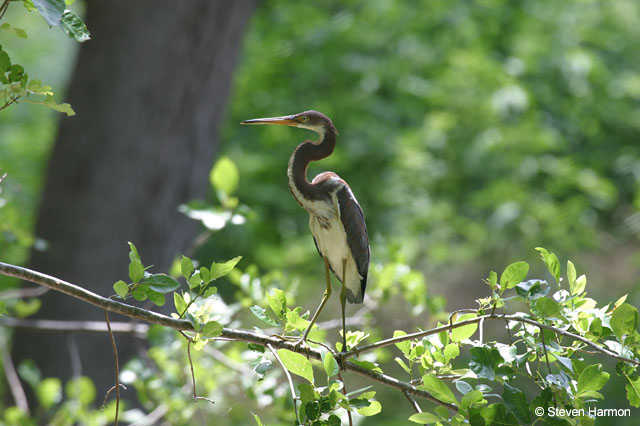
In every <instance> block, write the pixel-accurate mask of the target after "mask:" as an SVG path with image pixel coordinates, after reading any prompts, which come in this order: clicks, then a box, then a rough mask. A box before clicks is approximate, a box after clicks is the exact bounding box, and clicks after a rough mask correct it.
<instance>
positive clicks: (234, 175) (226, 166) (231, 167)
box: [209, 157, 238, 196]
mask: <svg viewBox="0 0 640 426" xmlns="http://www.w3.org/2000/svg"><path fill="white" fill-rule="evenodd" d="M209 181H210V182H211V186H213V187H214V188H215V189H217V190H219V191H222V192H223V193H224V194H225V195H227V196H229V195H231V194H233V193H234V192H235V190H236V189H237V187H238V168H237V167H236V165H235V163H234V162H233V161H231V159H229V157H220V159H218V161H216V164H215V165H214V166H213V168H212V169H211V172H210V173H209Z"/></svg>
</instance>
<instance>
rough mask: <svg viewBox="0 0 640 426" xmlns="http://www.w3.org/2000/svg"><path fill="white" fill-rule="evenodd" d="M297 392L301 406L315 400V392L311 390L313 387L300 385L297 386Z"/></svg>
mask: <svg viewBox="0 0 640 426" xmlns="http://www.w3.org/2000/svg"><path fill="white" fill-rule="evenodd" d="M298 390H299V391H300V402H301V403H302V404H305V403H307V402H309V401H315V400H316V392H315V391H314V390H313V386H311V385H310V384H308V383H300V384H299V385H298Z"/></svg>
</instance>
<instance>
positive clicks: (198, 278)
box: [189, 271, 202, 288]
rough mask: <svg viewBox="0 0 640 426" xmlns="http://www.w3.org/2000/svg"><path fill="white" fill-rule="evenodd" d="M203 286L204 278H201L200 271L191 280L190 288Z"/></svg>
mask: <svg viewBox="0 0 640 426" xmlns="http://www.w3.org/2000/svg"><path fill="white" fill-rule="evenodd" d="M201 284H202V277H201V276H200V271H196V272H195V273H194V274H193V275H191V278H189V288H196V287H198V286H199V285H201Z"/></svg>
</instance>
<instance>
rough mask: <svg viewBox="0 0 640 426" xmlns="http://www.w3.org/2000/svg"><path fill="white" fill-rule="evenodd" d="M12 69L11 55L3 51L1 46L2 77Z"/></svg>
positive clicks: (0, 70)
mask: <svg viewBox="0 0 640 426" xmlns="http://www.w3.org/2000/svg"><path fill="white" fill-rule="evenodd" d="M10 68H11V59H10V58H9V55H8V54H7V52H5V51H4V50H2V46H1V45H0V76H1V75H3V74H4V73H5V72H7V71H8V70H9V69H10ZM7 83H8V81H7ZM5 84H6V83H5Z"/></svg>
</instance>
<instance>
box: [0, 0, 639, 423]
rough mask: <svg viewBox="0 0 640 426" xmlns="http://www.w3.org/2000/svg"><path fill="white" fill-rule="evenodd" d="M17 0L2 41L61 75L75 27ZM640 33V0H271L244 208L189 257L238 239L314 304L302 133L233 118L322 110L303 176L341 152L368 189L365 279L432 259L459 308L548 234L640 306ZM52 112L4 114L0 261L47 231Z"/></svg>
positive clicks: (611, 291) (238, 111)
mask: <svg viewBox="0 0 640 426" xmlns="http://www.w3.org/2000/svg"><path fill="white" fill-rule="evenodd" d="M15 12H19V13H15V16H14V15H11V13H12V11H11V10H10V11H9V14H8V15H7V17H6V18H5V19H7V20H11V22H12V24H13V25H14V26H17V27H22V28H25V29H26V30H27V32H28V33H29V39H28V40H21V39H15V38H12V37H9V36H6V35H2V34H0V37H2V39H1V41H2V44H3V46H4V47H5V50H7V51H8V52H9V53H10V54H11V55H12V58H13V59H15V60H16V62H19V63H21V64H23V65H25V67H26V68H27V69H28V71H30V72H31V73H36V74H37V75H38V77H40V78H41V79H42V80H43V82H46V83H48V84H52V85H53V86H54V87H55V88H56V89H57V91H58V92H60V93H62V91H63V90H62V89H63V88H64V86H65V84H66V80H67V79H68V78H69V76H70V74H71V72H72V69H73V53H74V50H75V49H76V48H77V46H75V45H74V43H73V42H72V41H70V40H68V39H66V36H65V35H64V34H63V33H61V32H59V31H53V30H49V29H47V28H46V26H45V25H42V22H41V18H40V17H39V16H36V15H34V14H28V13H23V12H22V11H15ZM639 40H640V3H638V2H637V1H636V0H611V1H607V2H602V1H596V0H572V1H563V2H558V1H552V0H523V1H517V2H513V1H512V2H508V1H498V0H479V1H474V2H471V1H466V0H455V1H451V0H449V1H444V0H431V1H415V2H398V1H390V0H377V1H371V2H365V1H355V0H353V1H337V0H329V1H325V2H321V3H320V2H318V3H316V2H288V1H284V0H279V1H264V2H263V3H262V4H261V6H260V7H259V9H258V10H257V12H256V14H255V16H254V18H253V20H252V22H251V25H250V27H249V30H248V32H247V34H246V36H245V42H244V52H243V53H242V55H241V62H240V64H239V65H238V67H237V69H236V72H235V76H234V81H235V83H234V88H233V92H232V98H231V101H230V104H229V107H228V112H227V118H226V120H225V125H224V128H223V130H222V138H221V140H222V141H223V147H222V151H221V153H220V154H221V155H227V156H229V157H230V158H231V159H232V160H233V161H234V163H235V164H236V165H237V166H238V168H239V171H240V186H239V189H238V193H237V194H236V195H237V197H238V198H239V200H240V202H241V203H242V204H245V205H246V206H248V207H249V209H250V210H251V214H249V215H248V218H249V220H248V222H247V223H246V224H245V225H243V226H228V227H226V228H224V229H222V230H221V231H219V232H217V233H216V234H214V237H213V238H211V239H210V240H209V241H207V242H206V243H205V244H204V245H202V246H201V247H200V249H199V250H198V256H199V257H201V258H203V259H211V258H213V259H226V258H229V257H231V256H235V255H236V254H242V255H243V256H244V260H243V264H245V265H247V264H255V265H256V267H257V268H258V270H260V271H261V272H262V273H265V272H268V271H271V270H282V271H284V272H285V273H286V274H287V275H288V276H290V277H297V278H298V279H299V281H298V282H301V283H302V284H300V286H301V287H306V288H304V289H303V291H302V293H301V297H300V298H301V299H302V300H301V301H298V302H299V303H302V305H303V306H307V305H308V306H307V308H308V309H313V308H314V307H315V305H314V303H316V300H318V299H319V297H320V295H321V291H322V288H323V284H322V273H323V270H322V262H321V261H320V259H319V258H318V257H317V254H316V251H315V248H314V245H313V243H312V240H311V237H310V234H309V230H308V216H307V214H306V213H305V212H304V211H303V210H302V209H300V207H299V206H298V205H297V203H296V202H295V201H294V200H293V198H292V197H291V195H290V193H289V190H288V188H287V181H286V167H287V161H288V158H289V155H290V154H291V152H292V150H293V149H294V147H295V146H296V144H297V143H299V142H300V141H302V140H303V139H304V138H305V137H310V136H311V135H310V134H305V132H304V131H302V130H294V129H290V128H280V127H278V126H275V128H266V127H265V128H255V127H243V126H239V125H238V123H239V122H240V121H242V120H245V119H249V118H256V117H264V116H273V115H283V114H291V113H297V112H300V111H303V110H307V109H316V110H319V111H322V112H323V113H325V114H327V115H328V116H330V117H331V118H332V119H333V122H334V124H335V125H336V127H337V129H338V131H339V132H340V136H339V138H338V144H337V148H336V151H335V153H334V154H333V155H332V156H331V157H330V158H328V159H326V160H323V161H322V162H321V163H319V164H314V165H312V166H311V167H310V178H311V177H313V176H314V175H315V174H316V173H319V172H321V171H324V170H332V171H335V172H336V173H338V174H339V175H340V176H341V177H342V178H344V179H345V180H346V181H347V182H349V184H350V186H351V188H352V189H353V191H354V193H355V195H356V196H357V198H358V200H359V202H360V204H361V205H362V208H363V210H364V212H365V217H366V220H367V225H368V228H369V234H370V238H371V249H372V262H373V264H372V269H373V271H372V274H371V275H372V277H373V279H372V280H371V282H370V283H369V289H371V290H373V291H375V289H376V285H377V282H376V280H377V279H380V276H381V274H382V272H383V265H385V264H387V263H390V262H394V263H396V264H402V265H409V266H410V267H411V268H414V269H416V270H419V271H422V272H423V273H424V275H425V277H426V284H428V291H429V297H431V298H432V299H429V301H430V303H431V307H438V306H440V305H441V304H442V303H443V302H442V299H438V298H434V297H435V296H438V295H443V296H445V297H446V299H447V300H448V305H447V307H448V308H449V309H454V308H461V307H473V306H474V299H475V298H476V297H480V296H482V295H484V293H485V292H486V287H484V286H483V285H482V284H481V279H482V278H483V277H486V276H487V273H488V271H489V270H491V269H494V270H502V268H504V267H505V266H506V265H507V264H509V263H511V262H512V261H514V260H526V261H528V262H530V263H531V264H532V266H536V267H537V268H538V269H537V270H534V271H532V275H534V276H541V275H542V274H543V272H542V265H541V263H540V262H538V261H537V258H538V254H537V252H535V251H534V247H537V246H543V247H546V248H548V249H550V250H552V251H554V252H556V253H557V254H558V256H559V257H560V259H561V261H562V262H564V261H566V259H567V258H571V259H572V260H573V261H574V262H575V263H576V266H577V267H578V270H579V271H580V273H586V274H587V276H588V277H589V289H590V294H591V295H592V296H593V297H595V298H596V299H598V298H599V297H605V301H609V300H611V299H613V300H615V299H616V298H617V297H618V296H620V295H622V294H624V293H630V297H629V299H628V302H630V303H633V304H634V305H636V306H637V305H638V302H639V300H638V292H637V288H638V285H637V284H638V283H639V274H638V272H639V271H640V246H639V244H638V243H639V239H638V236H639V235H640V183H639V179H640V49H638V41H639ZM203 96H206V94H204V93H203ZM59 100H61V98H59ZM78 113H79V114H81V113H82V111H78ZM57 118H58V115H56V113H52V112H50V111H49V110H45V109H44V108H38V107H35V106H30V105H17V106H15V107H11V108H9V109H7V110H5V111H2V112H1V113H0V167H2V169H3V170H4V171H5V172H8V173H9V176H8V178H7V179H6V180H5V181H4V182H3V184H2V187H1V188H0V190H1V191H2V192H0V232H1V235H0V258H2V260H3V261H7V262H13V263H19V264H23V263H25V262H26V258H27V255H28V250H29V248H30V247H31V245H32V244H33V243H34V241H37V235H32V231H31V228H32V225H33V222H34V217H33V215H34V211H35V206H36V205H37V201H38V193H39V189H40V187H41V185H42V179H43V171H44V170H45V166H46V161H47V153H48V152H49V150H50V148H51V143H52V141H53V139H54V137H55V126H56V120H57ZM212 160H213V159H212ZM212 197H213V194H212ZM176 207H177V206H176ZM316 281H317V284H316ZM307 282H312V283H313V284H308V285H307V284H305V283H307ZM417 282H418V283H419V285H420V286H422V288H424V286H423V285H422V281H420V280H418V281H417ZM419 295H420V296H419V297H422V298H423V300H422V301H421V303H425V302H426V301H427V299H426V297H427V296H424V292H419ZM399 299H400V298H396V299H393V300H392V303H390V304H389V305H388V307H387V312H384V313H380V314H379V315H380V316H378V314H376V317H377V318H378V321H379V323H383V321H382V320H381V319H382V318H383V316H384V317H385V318H387V319H393V320H392V321H391V323H390V324H388V325H386V326H385V330H386V331H387V332H388V331H389V330H391V332H392V330H393V329H394V328H403V327H404V328H410V324H416V323H420V324H424V325H425V326H427V325H429V324H430V321H431V320H430V317H429V314H428V310H425V311H422V310H417V311H415V312H414V313H416V314H421V313H422V314H421V315H420V316H419V317H418V318H403V315H401V314H402V313H403V312H406V308H407V304H406V303H407V302H402V301H398V300H399ZM335 305H337V302H336V303H335ZM418 305H419V303H418ZM427 305H429V303H427ZM327 312H333V313H336V314H337V312H338V310H337V306H331V307H330V310H328V311H327ZM325 315H326V318H329V317H330V314H325ZM609 391H610V392H615V390H614V389H609ZM405 404H406V403H405ZM393 414H394V413H393V412H392V411H387V412H386V414H385V415H386V416H393ZM370 421H371V422H373V423H371V424H380V423H379V422H381V421H383V420H381V419H380V418H377V419H376V418H374V419H372V420H370ZM376 422H378V423H376ZM385 424H390V423H385ZM398 424H402V423H398Z"/></svg>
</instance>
